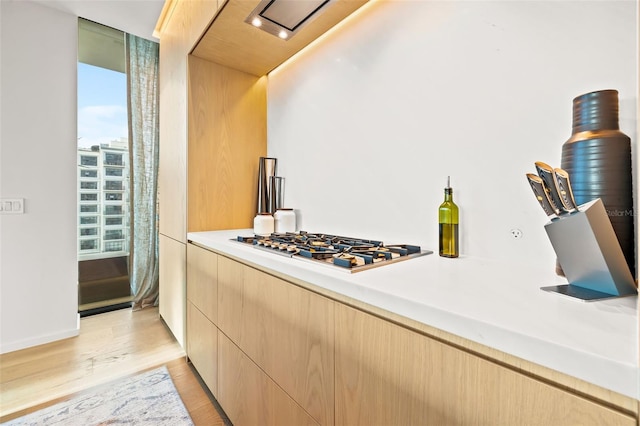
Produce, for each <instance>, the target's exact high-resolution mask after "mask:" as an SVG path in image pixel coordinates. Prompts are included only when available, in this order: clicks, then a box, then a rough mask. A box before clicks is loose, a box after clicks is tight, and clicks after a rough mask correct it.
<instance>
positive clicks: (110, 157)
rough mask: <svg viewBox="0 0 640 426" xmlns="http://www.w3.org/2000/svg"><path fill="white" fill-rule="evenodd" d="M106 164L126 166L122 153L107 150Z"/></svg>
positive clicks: (105, 155)
mask: <svg viewBox="0 0 640 426" xmlns="http://www.w3.org/2000/svg"><path fill="white" fill-rule="evenodd" d="M104 164H106V165H108V166H124V163H123V161H122V154H114V153H112V152H105V154H104Z"/></svg>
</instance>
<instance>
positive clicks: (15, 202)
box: [0, 198, 24, 214]
mask: <svg viewBox="0 0 640 426" xmlns="http://www.w3.org/2000/svg"><path fill="white" fill-rule="evenodd" d="M23 213H24V198H0V214H23Z"/></svg>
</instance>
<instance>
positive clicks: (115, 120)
mask: <svg viewBox="0 0 640 426" xmlns="http://www.w3.org/2000/svg"><path fill="white" fill-rule="evenodd" d="M127 134H128V130H127V78H126V75H125V74H124V73H121V72H117V71H111V70H108V69H105V68H100V67H95V66H93V65H87V64H83V63H80V62H79V63H78V146H79V147H86V148H89V147H91V146H92V145H99V144H101V143H108V142H110V141H112V140H114V139H119V138H126V137H127Z"/></svg>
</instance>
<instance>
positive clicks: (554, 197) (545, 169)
mask: <svg viewBox="0 0 640 426" xmlns="http://www.w3.org/2000/svg"><path fill="white" fill-rule="evenodd" d="M535 164H536V171H537V172H538V176H540V178H541V179H542V183H543V186H544V188H545V190H546V191H547V193H548V194H549V200H550V201H551V205H552V206H553V207H554V209H553V210H554V211H556V210H557V211H559V212H564V211H565V210H564V205H563V204H562V200H561V199H560V194H558V188H557V187H556V183H555V181H554V180H553V168H552V167H551V166H550V165H548V164H546V163H543V162H542V161H536V163H535Z"/></svg>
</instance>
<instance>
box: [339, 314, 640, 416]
mask: <svg viewBox="0 0 640 426" xmlns="http://www.w3.org/2000/svg"><path fill="white" fill-rule="evenodd" d="M335 362H336V425H376V424H378V425H386V424H403V425H425V424H433V425H435V424H446V425H469V424H484V425H521V424H529V425H578V424H579V425H604V424H606V425H629V426H631V425H635V424H636V422H635V419H634V418H633V417H631V416H627V415H624V414H622V413H619V412H616V411H614V410H611V409H609V408H607V407H604V406H602V405H599V404H596V403H593V402H590V401H588V400H586V399H584V398H581V397H578V396H576V395H574V394H571V393H569V392H566V391H563V390H561V389H559V388H556V387H554V386H552V385H550V384H547V383H544V382H541V381H538V380H536V379H534V378H532V377H529V376H526V375H523V374H520V373H517V372H515V371H513V370H510V369H507V368H505V367H502V366H500V365H498V364H495V363H493V362H490V361H487V360H486V359H483V358H480V357H478V356H475V355H473V354H470V353H467V352H464V351H462V350H459V349H457V348H454V347H452V346H449V345H446V344H444V343H441V342H439V341H436V340H433V339H431V338H429V337H426V336H424V335H421V334H418V333H415V332H413V331H410V330H408V329H405V328H403V327H400V326H397V325H395V324H392V323H390V322H387V321H383V320H381V319H379V318H376V317H374V316H372V315H369V314H366V313H363V312H361V311H358V310H355V309H352V308H349V307H346V306H343V305H338V304H337V305H336V361H335Z"/></svg>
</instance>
